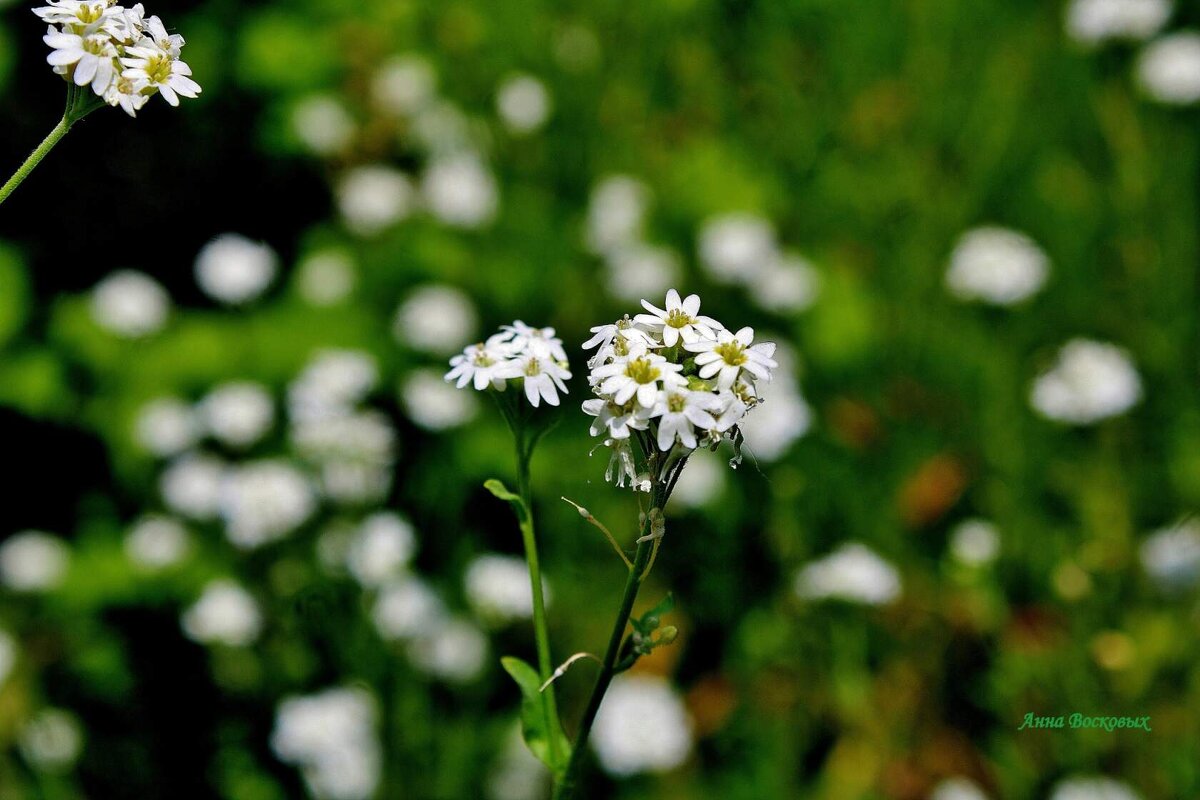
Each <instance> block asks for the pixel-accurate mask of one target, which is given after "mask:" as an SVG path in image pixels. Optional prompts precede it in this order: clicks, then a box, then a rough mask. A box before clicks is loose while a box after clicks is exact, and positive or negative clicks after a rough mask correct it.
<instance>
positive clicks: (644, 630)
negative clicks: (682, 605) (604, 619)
mask: <svg viewBox="0 0 1200 800" xmlns="http://www.w3.org/2000/svg"><path fill="white" fill-rule="evenodd" d="M674 608H675V595H674V594H672V593H670V592H667V596H666V597H664V598H663V599H662V600H660V601H658V605H656V606H654V608H652V609H650V610H649V611H647V612H646V613H645V614H642V616H641V617H639V618H638V619H635V620H631V621H630V623H629V624H630V625H632V626H633V629H634V630H635V631H637V632H638V633H640V634H641V635H642V636H649V635H650V634H652V633H654V631H656V630H658V626H659V625H660V624H662V618H663V616H665V615H666V614H669V613H671V611H672V610H673V609H674Z"/></svg>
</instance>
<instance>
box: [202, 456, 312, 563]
mask: <svg viewBox="0 0 1200 800" xmlns="http://www.w3.org/2000/svg"><path fill="white" fill-rule="evenodd" d="M220 507H221V516H222V517H223V518H224V520H225V534H226V536H228V537H229V541H231V542H233V544H235V545H236V546H238V547H241V548H245V549H249V548H254V547H260V546H262V545H264V544H267V543H269V542H273V541H275V540H277V539H281V538H283V537H284V536H286V535H288V534H289V533H291V532H292V531H293V530H295V529H296V528H298V527H299V526H300V525H302V524H304V523H305V522H307V521H308V519H309V517H311V516H312V515H313V513H314V512H315V511H316V507H317V501H316V497H315V495H314V494H313V490H312V487H311V485H310V484H309V482H308V480H307V479H306V478H305V477H304V475H302V474H301V473H300V472H299V471H298V470H297V469H295V468H294V467H293V466H292V465H291V464H288V463H287V462H285V461H254V462H250V463H248V464H243V465H239V466H237V467H235V468H234V469H232V470H230V471H229V473H228V474H227V475H226V476H225V479H224V480H223V481H222V483H221V490H220Z"/></svg>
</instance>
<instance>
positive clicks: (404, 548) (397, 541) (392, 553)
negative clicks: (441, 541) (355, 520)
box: [346, 511, 417, 587]
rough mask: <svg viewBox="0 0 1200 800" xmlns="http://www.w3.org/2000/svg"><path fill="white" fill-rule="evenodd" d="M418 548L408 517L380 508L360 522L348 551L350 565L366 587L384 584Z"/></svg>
mask: <svg viewBox="0 0 1200 800" xmlns="http://www.w3.org/2000/svg"><path fill="white" fill-rule="evenodd" d="M416 549H417V540H416V537H415V536H414V535H413V529H412V525H410V524H409V523H408V520H406V519H404V518H403V517H401V516H400V515H399V514H394V513H391V512H389V511H380V512H377V513H375V514H372V515H371V516H369V517H367V518H366V519H364V520H363V521H362V523H360V524H359V526H358V530H357V531H356V532H355V534H354V538H353V539H352V540H351V542H350V548H349V551H348V552H347V553H346V568H347V569H349V570H350V574H351V575H353V576H354V579H355V580H357V581H358V582H359V583H360V584H362V585H363V586H368V587H375V586H381V585H383V584H384V583H386V582H387V581H389V580H391V579H393V578H394V577H396V576H397V575H398V574H399V573H400V572H401V571H402V570H403V569H404V568H405V567H406V566H407V565H408V562H409V561H410V560H411V559H412V557H413V553H414V552H415V551H416Z"/></svg>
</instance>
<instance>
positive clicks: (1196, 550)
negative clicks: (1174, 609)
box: [1138, 519, 1200, 591]
mask: <svg viewBox="0 0 1200 800" xmlns="http://www.w3.org/2000/svg"><path fill="white" fill-rule="evenodd" d="M1138 554H1139V556H1140V557H1141V561H1142V568H1143V569H1145V570H1146V574H1148V575H1149V576H1150V577H1151V578H1153V579H1154V581H1155V582H1156V583H1158V585H1159V586H1160V587H1162V588H1163V589H1164V590H1167V591H1175V590H1178V589H1185V588H1187V587H1189V586H1194V585H1195V584H1196V582H1197V580H1200V523H1197V522H1196V520H1194V519H1187V520H1184V521H1182V522H1180V523H1178V524H1176V525H1173V526H1171V527H1169V528H1163V529H1162V530H1159V531H1155V532H1154V533H1152V534H1151V535H1150V536H1148V537H1147V538H1146V540H1145V541H1143V542H1142V545H1141V547H1140V548H1138Z"/></svg>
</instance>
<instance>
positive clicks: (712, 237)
mask: <svg viewBox="0 0 1200 800" xmlns="http://www.w3.org/2000/svg"><path fill="white" fill-rule="evenodd" d="M697 250H698V251H699V256H700V266H702V267H703V268H704V269H705V271H706V272H707V273H708V274H709V276H710V277H711V278H712V279H713V280H715V281H719V282H721V283H730V284H740V285H742V286H744V287H745V288H746V291H747V292H748V294H749V295H750V298H751V299H752V300H754V302H755V303H757V304H758V306H759V307H760V308H763V309H765V310H767V311H775V312H796V311H803V310H804V309H806V308H808V307H809V306H811V305H812V304H813V302H814V301H815V300H816V299H817V294H818V292H819V290H820V283H819V280H818V275H817V271H816V269H815V268H814V267H813V266H812V265H811V264H809V263H808V261H807V260H805V259H804V258H802V257H801V256H799V255H796V254H795V253H789V252H787V251H786V250H784V249H783V248H782V247H781V246H780V243H779V241H778V237H777V236H776V233H775V226H774V225H773V224H772V223H771V221H770V220H768V219H766V218H765V217H762V216H760V215H758V214H753V213H750V212H744V211H739V212H731V213H728V214H718V215H716V216H714V217H710V218H709V219H707V220H705V221H704V223H703V225H702V226H701V228H700V233H699V235H698V237H697Z"/></svg>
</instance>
